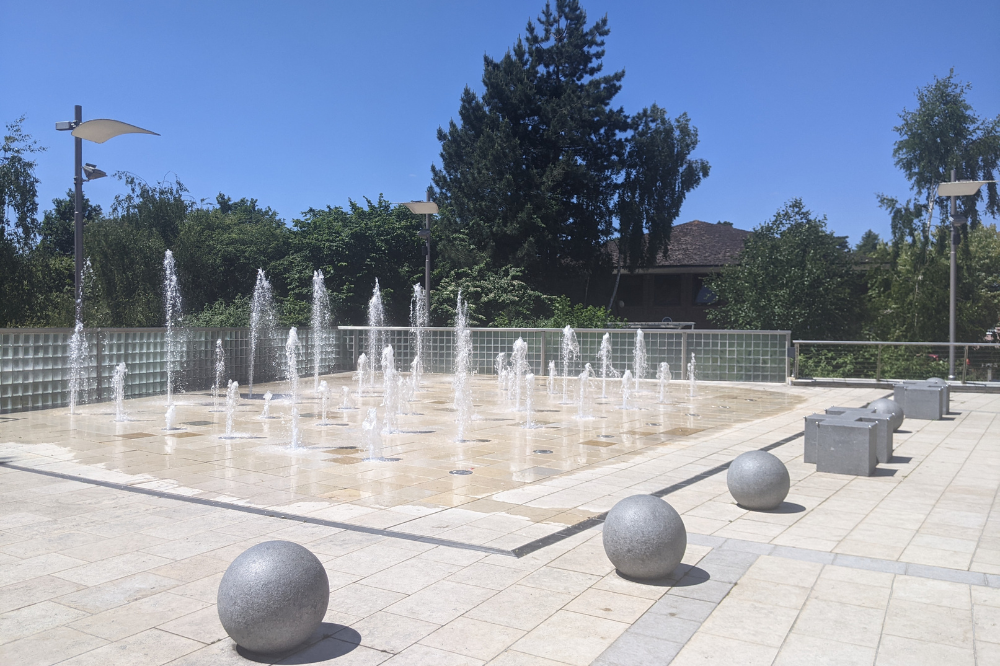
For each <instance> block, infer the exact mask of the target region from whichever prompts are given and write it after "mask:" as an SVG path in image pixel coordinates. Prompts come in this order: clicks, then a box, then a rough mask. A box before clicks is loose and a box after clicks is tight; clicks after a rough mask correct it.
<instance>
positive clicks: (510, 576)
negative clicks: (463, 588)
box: [448, 562, 527, 590]
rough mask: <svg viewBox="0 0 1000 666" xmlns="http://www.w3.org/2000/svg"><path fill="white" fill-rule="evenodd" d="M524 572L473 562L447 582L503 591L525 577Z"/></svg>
mask: <svg viewBox="0 0 1000 666" xmlns="http://www.w3.org/2000/svg"><path fill="white" fill-rule="evenodd" d="M526 573H527V572H526V571H523V570H520V569H511V568H510V567H501V566H498V565H496V564H487V563H486V562H475V563H473V564H471V565H470V566H467V567H465V568H463V569H461V570H460V571H457V572H455V573H453V574H452V575H451V576H450V577H449V578H448V580H450V581H453V582H456V583H467V584H469V585H478V586H480V587H486V588H489V589H491V590H503V589H505V588H507V587H510V586H511V585H513V584H514V583H516V582H517V581H519V580H521V579H522V578H524V577H525V575H526Z"/></svg>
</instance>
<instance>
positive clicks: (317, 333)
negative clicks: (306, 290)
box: [309, 271, 330, 391]
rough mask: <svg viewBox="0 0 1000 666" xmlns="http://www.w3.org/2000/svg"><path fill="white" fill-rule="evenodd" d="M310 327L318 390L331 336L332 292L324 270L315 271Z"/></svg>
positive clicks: (314, 388) (314, 382)
mask: <svg viewBox="0 0 1000 666" xmlns="http://www.w3.org/2000/svg"><path fill="white" fill-rule="evenodd" d="M309 327H310V329H311V330H310V331H309V334H310V337H311V339H312V350H313V390H314V391H318V390H319V371H320V367H321V366H322V365H323V352H324V350H325V349H326V347H327V343H328V340H329V337H330V294H329V293H328V292H327V290H326V283H325V282H324V278H323V271H313V280H312V316H311V318H310V321H309Z"/></svg>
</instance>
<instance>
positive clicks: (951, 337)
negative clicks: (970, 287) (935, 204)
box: [937, 169, 994, 380]
mask: <svg viewBox="0 0 1000 666" xmlns="http://www.w3.org/2000/svg"><path fill="white" fill-rule="evenodd" d="M992 182H994V181H992V180H960V181H959V180H955V170H954V169H952V170H951V182H950V183H939V184H938V186H937V196H939V197H951V289H950V291H951V293H950V296H949V303H948V342H949V343H950V344H949V345H948V379H952V380H953V379H955V291H956V288H957V285H958V263H957V261H956V258H955V248H956V246H957V245H958V230H959V228H960V227H961V226H962V225H963V224H965V223H966V222H967V220H966V218H964V217H959V215H958V197H967V196H971V195H973V194H975V193H977V192H978V191H979V188H980V187H982V186H983V185H985V184H986V183H992Z"/></svg>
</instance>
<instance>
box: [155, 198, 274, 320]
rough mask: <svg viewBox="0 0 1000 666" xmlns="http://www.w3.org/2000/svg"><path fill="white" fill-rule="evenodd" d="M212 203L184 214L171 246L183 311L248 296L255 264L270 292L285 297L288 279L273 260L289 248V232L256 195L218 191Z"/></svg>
mask: <svg viewBox="0 0 1000 666" xmlns="http://www.w3.org/2000/svg"><path fill="white" fill-rule="evenodd" d="M216 201H217V203H218V206H217V207H215V208H213V209H207V208H196V209H194V210H191V211H190V212H189V213H188V214H187V216H186V217H185V218H184V220H183V221H182V222H181V223H180V225H179V230H178V233H177V239H176V241H175V242H174V245H173V247H172V250H173V252H174V258H175V260H176V261H177V271H178V276H179V279H180V283H181V293H182V294H184V299H185V310H186V311H187V312H189V313H191V314H194V313H197V312H200V311H201V310H203V309H204V308H206V307H208V306H213V307H214V308H216V310H217V309H218V308H220V307H224V306H225V304H228V303H234V302H236V300H237V299H238V298H239V297H241V296H248V295H249V294H251V293H252V292H253V288H254V284H255V282H256V280H257V269H258V268H262V269H264V271H265V272H266V273H267V275H268V277H269V278H270V280H271V282H272V284H273V285H274V287H275V291H276V292H277V293H278V294H280V295H285V294H286V292H287V289H288V287H287V280H286V279H285V274H284V272H283V271H281V270H277V267H276V263H277V262H279V261H280V260H282V259H283V258H284V257H285V256H286V255H287V254H288V253H289V252H290V250H291V242H292V233H291V230H290V229H288V227H286V226H285V224H284V222H283V221H282V220H281V219H280V218H279V217H278V214H277V213H276V212H275V211H273V210H272V209H271V208H261V207H260V206H258V204H257V200H256V199H245V198H244V199H240V200H238V201H232V199H230V198H229V197H227V196H225V195H224V194H221V193H220V194H219V195H218V196H217V197H216ZM218 303H221V304H222V305H218Z"/></svg>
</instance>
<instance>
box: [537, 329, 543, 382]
mask: <svg viewBox="0 0 1000 666" xmlns="http://www.w3.org/2000/svg"><path fill="white" fill-rule="evenodd" d="M538 374H539V375H544V374H545V331H542V367H541V369H540V370H539V371H538Z"/></svg>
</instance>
